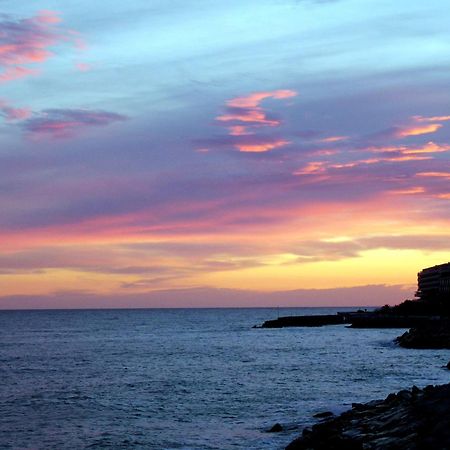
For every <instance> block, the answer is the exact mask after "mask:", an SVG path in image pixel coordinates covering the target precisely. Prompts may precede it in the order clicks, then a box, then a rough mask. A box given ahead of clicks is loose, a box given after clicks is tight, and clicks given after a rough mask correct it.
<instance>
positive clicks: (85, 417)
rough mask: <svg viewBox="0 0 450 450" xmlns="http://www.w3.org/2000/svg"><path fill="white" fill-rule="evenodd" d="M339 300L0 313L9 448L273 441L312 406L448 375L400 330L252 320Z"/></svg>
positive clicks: (295, 429) (1, 419)
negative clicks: (402, 343)
mask: <svg viewBox="0 0 450 450" xmlns="http://www.w3.org/2000/svg"><path fill="white" fill-rule="evenodd" d="M340 310H342V308H340ZM334 311H336V310H334V309H307V308H301V309H280V310H276V309H203V310H188V309H179V310H96V311H91V310H89V311H88V310H85V311H22V312H20V311H3V312H1V311H0V379H1V384H0V431H1V433H0V448H2V449H8V448H21V449H22V448H25V449H31V448H33V449H35V448H39V449H40V448H52V449H53V448H55V449H56V448H57V449H78V448H124V449H125V448H148V449H244V448H245V449H265V448H266V449H278V448H283V447H284V445H286V444H287V443H288V442H289V441H290V440H292V439H293V438H294V437H296V435H297V434H298V433H299V432H300V430H301V426H303V425H305V424H308V423H311V422H312V419H311V416H312V414H314V413H317V412H320V411H323V410H330V409H331V410H334V411H336V412H338V411H342V410H343V409H345V408H348V407H349V406H350V404H351V402H362V401H368V400H371V399H375V398H382V397H385V396H386V395H387V394H388V393H389V392H391V391H395V390H398V389H402V388H407V387H410V386H412V385H413V384H416V385H417V386H425V385H427V384H438V383H444V382H449V381H450V380H449V378H450V377H449V371H448V370H444V369H443V366H444V365H445V364H446V363H447V362H448V360H449V358H450V355H449V353H450V352H449V351H447V350H439V351H436V350H406V349H401V348H399V347H396V346H395V345H394V344H393V343H392V340H393V339H394V337H395V336H397V335H399V334H400V333H402V332H403V331H404V330H352V329H347V328H346V327H345V326H341V325H338V326H329V327H323V328H290V329H273V330H271V329H252V328H251V327H252V326H253V325H255V324H260V323H262V322H263V321H264V320H267V319H273V318H276V316H277V315H278V314H280V315H291V314H297V315H300V314H326V313H333V312H334ZM275 422H280V423H282V424H283V425H285V427H286V431H284V432H282V433H279V434H269V433H266V432H265V430H266V429H267V428H269V427H270V426H271V425H273V424H274V423H275Z"/></svg>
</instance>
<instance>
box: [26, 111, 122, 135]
mask: <svg viewBox="0 0 450 450" xmlns="http://www.w3.org/2000/svg"><path fill="white" fill-rule="evenodd" d="M126 119H127V117H126V116H124V115H122V114H117V113H113V112H108V111H101V110H88V109H46V110H44V111H42V112H41V113H38V114H36V115H35V116H34V117H31V118H30V119H27V120H25V121H24V122H23V123H22V124H21V125H22V128H23V129H24V130H25V131H26V132H27V133H29V134H31V135H35V136H50V137H52V138H67V137H72V136H74V135H76V134H77V133H78V132H80V131H82V130H83V129H85V128H91V127H99V126H106V125H110V124H111V123H114V122H120V121H124V120H126Z"/></svg>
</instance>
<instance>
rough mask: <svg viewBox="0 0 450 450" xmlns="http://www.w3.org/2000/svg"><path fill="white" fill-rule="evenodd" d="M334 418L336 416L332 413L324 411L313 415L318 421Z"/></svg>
mask: <svg viewBox="0 0 450 450" xmlns="http://www.w3.org/2000/svg"><path fill="white" fill-rule="evenodd" d="M333 416H334V414H333V413H332V412H331V411H324V412H320V413H317V414H314V415H313V417H315V418H316V419H327V418H328V417H333Z"/></svg>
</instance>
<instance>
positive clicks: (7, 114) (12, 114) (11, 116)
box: [0, 100, 31, 121]
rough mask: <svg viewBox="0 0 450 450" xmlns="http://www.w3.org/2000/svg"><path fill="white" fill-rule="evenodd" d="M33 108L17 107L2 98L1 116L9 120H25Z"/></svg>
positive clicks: (0, 102) (0, 105)
mask: <svg viewBox="0 0 450 450" xmlns="http://www.w3.org/2000/svg"><path fill="white" fill-rule="evenodd" d="M30 115H31V110H30V109H28V108H15V107H13V106H11V105H10V104H9V103H7V102H6V101H4V100H0V116H3V117H4V118H5V119H6V120H7V121H13V120H24V119H27V118H28V117H30Z"/></svg>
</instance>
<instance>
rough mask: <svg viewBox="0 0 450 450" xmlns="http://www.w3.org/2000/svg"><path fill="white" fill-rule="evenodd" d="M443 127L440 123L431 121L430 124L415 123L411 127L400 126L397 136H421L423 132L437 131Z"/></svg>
mask: <svg viewBox="0 0 450 450" xmlns="http://www.w3.org/2000/svg"><path fill="white" fill-rule="evenodd" d="M440 128H442V124H440V123H430V124H429V125H422V126H418V125H413V126H410V127H405V128H400V129H398V130H397V131H396V133H395V136H396V137H398V138H404V137H408V136H419V135H421V134H429V133H435V132H436V131H437V130H439V129H440Z"/></svg>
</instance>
